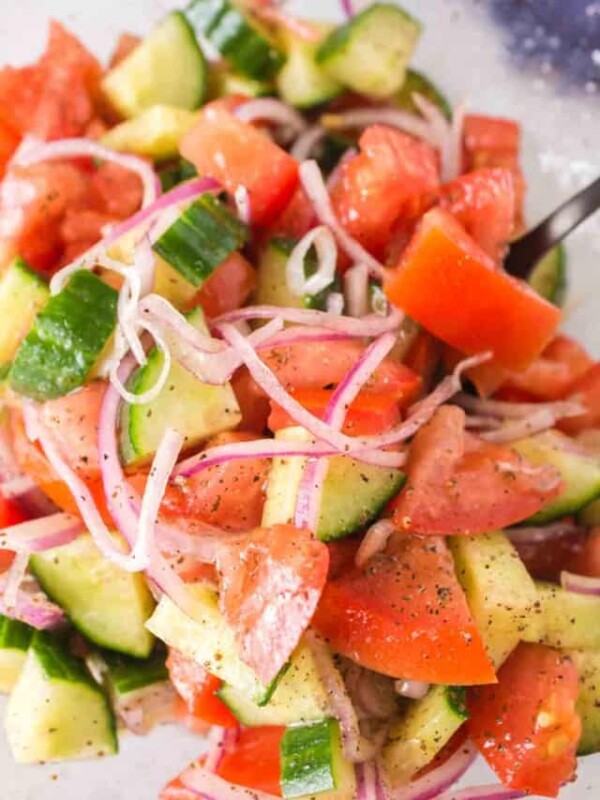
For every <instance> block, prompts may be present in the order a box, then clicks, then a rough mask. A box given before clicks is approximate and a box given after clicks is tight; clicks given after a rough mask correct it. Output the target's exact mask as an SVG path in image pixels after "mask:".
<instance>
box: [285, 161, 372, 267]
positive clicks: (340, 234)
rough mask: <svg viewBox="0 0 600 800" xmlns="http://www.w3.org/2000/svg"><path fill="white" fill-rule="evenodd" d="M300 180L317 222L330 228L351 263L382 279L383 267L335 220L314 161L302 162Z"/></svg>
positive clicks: (317, 166) (319, 172) (325, 189)
mask: <svg viewBox="0 0 600 800" xmlns="http://www.w3.org/2000/svg"><path fill="white" fill-rule="evenodd" d="M300 180H301V182H302V186H303V188H304V191H305V192H306V194H307V195H308V197H309V199H310V201H311V202H312V204H313V207H314V209H315V214H316V216H317V219H318V220H319V222H321V223H322V224H323V225H327V227H328V228H331V231H332V233H333V235H334V236H335V238H336V239H337V241H338V243H339V245H340V247H342V249H343V250H344V251H345V252H346V253H347V254H348V255H349V256H350V258H351V259H352V261H354V262H355V263H357V264H358V263H362V264H364V265H365V266H366V267H368V269H369V272H370V273H371V275H373V276H374V277H376V278H382V277H383V267H382V265H381V264H380V263H379V261H377V259H375V258H373V256H372V255H371V254H370V253H369V252H368V251H367V250H365V248H364V247H363V246H362V245H361V244H360V243H359V242H357V241H356V239H353V238H352V236H350V235H349V234H348V232H347V231H346V230H345V229H344V227H343V226H342V224H341V223H340V222H339V220H338V219H337V217H336V215H335V212H334V210H333V206H332V204H331V199H330V197H329V194H328V192H327V187H326V186H325V182H324V181H323V176H322V175H321V170H320V169H319V165H318V164H317V162H316V161H304V162H303V163H302V164H300Z"/></svg>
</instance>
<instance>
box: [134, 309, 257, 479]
mask: <svg viewBox="0 0 600 800" xmlns="http://www.w3.org/2000/svg"><path fill="white" fill-rule="evenodd" d="M188 320H189V322H190V323H191V324H192V325H194V327H196V328H197V329H198V330H199V331H201V332H203V333H208V329H207V328H206V324H205V322H204V316H203V314H202V310H201V309H200V308H199V307H198V308H197V309H195V310H194V311H193V312H192V313H191V314H190V316H189V317H188ZM162 365H163V355H162V353H161V352H160V351H158V350H154V351H153V352H152V353H150V355H149V356H148V360H147V362H146V364H145V365H144V366H143V367H140V369H139V370H138V371H137V372H136V373H135V374H134V375H133V377H132V381H131V384H130V387H129V388H130V390H131V391H132V392H133V393H134V394H135V393H142V392H144V391H146V390H147V389H150V388H151V387H152V386H153V385H154V383H155V381H156V380H157V378H158V376H159V375H160V372H161V370H162ZM240 420H241V414H240V409H239V406H238V403H237V400H236V397H235V394H234V392H233V389H232V388H231V386H230V384H228V383H227V384H224V385H223V386H211V385H209V384H206V383H202V382H201V381H199V380H198V379H197V378H196V377H194V376H193V375H192V374H191V373H190V372H188V371H187V370H186V369H185V368H184V367H182V366H181V365H180V364H178V363H177V362H175V361H174V362H173V363H172V365H171V370H170V372H169V375H168V378H167V381H166V383H165V385H164V387H163V389H162V391H161V392H160V393H159V395H158V397H157V398H156V399H155V400H152V401H151V402H150V403H142V404H138V405H130V404H128V403H124V404H123V407H122V412H121V425H120V444H121V454H122V456H123V460H124V461H125V463H126V464H127V465H128V466H129V465H132V464H136V465H138V464H140V463H144V462H147V461H149V460H150V459H151V458H152V456H153V455H154V453H155V452H156V449H157V447H158V445H159V444H160V441H161V439H162V437H163V435H164V432H165V430H166V429H167V428H168V427H175V428H177V430H179V431H181V433H182V434H183V435H184V436H185V442H186V446H187V447H189V446H193V445H196V444H198V443H199V442H201V441H202V440H203V439H208V438H210V437H211V436H215V435H216V434H217V433H222V432H223V431H226V430H231V429H232V428H235V427H236V426H237V425H238V424H239V422H240Z"/></svg>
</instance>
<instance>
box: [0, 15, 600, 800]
mask: <svg viewBox="0 0 600 800" xmlns="http://www.w3.org/2000/svg"><path fill="white" fill-rule="evenodd" d="M344 7H345V11H346V21H345V22H344V23H343V24H341V25H338V26H333V25H327V24H324V23H321V22H315V21H312V20H304V19H297V18H293V17H291V16H289V15H288V14H286V13H285V12H284V11H283V10H282V8H281V7H280V6H278V5H277V4H275V3H272V2H254V3H241V2H233V0H191V2H190V3H189V5H188V6H187V7H186V8H185V9H184V10H182V11H174V12H171V13H169V14H167V15H166V16H165V17H164V18H163V19H161V20H159V22H158V23H157V24H156V26H155V27H154V28H153V29H152V31H151V32H150V33H149V34H148V35H147V36H146V37H145V38H143V39H140V38H139V37H137V36H134V35H132V34H129V33H127V34H123V35H122V36H121V38H120V39H119V41H118V43H117V45H116V48H115V52H114V54H113V56H112V58H111V61H110V64H109V65H108V67H106V68H104V67H102V66H101V65H100V63H99V62H98V60H97V59H96V58H95V57H94V56H93V55H92V54H91V53H90V52H88V50H87V49H86V48H85V47H84V45H83V44H82V43H81V42H79V41H78V40H77V39H76V38H75V37H74V36H73V35H72V34H71V33H70V32H69V31H68V30H66V28H65V27H63V26H62V25H61V24H59V23H58V22H52V23H51V24H50V34H49V39H48V44H47V49H46V51H45V53H44V54H43V55H42V57H41V58H40V59H39V61H38V62H36V63H35V64H32V65H31V66H26V67H21V68H12V67H8V66H7V67H4V68H3V69H1V70H0V177H1V182H0V263H1V265H2V271H1V273H0V369H1V382H2V394H1V412H0V413H1V416H0V423H1V424H0V473H1V475H0V477H1V483H0V520H1V521H0V525H1V529H0V548H1V549H0V612H1V613H0V691H2V692H5V693H7V694H9V695H10V696H9V699H8V704H7V706H6V712H5V718H4V729H5V733H6V740H7V742H8V745H9V747H10V750H11V752H12V754H13V756H14V758H15V760H16V761H17V762H18V763H20V764H34V763H38V762H59V761H67V760H72V759H83V758H92V757H100V756H111V755H114V754H116V753H117V751H118V742H119V738H120V737H121V736H123V735H125V734H126V733H127V732H130V733H133V734H137V735H144V734H146V733H148V732H149V731H151V730H152V728H153V727H154V726H156V725H159V724H166V723H172V724H180V725H186V726H188V727H190V728H191V729H192V730H194V731H197V732H198V734H200V735H201V736H202V737H205V736H208V741H209V749H208V751H205V745H204V741H203V740H202V739H201V738H199V739H198V752H199V753H203V755H201V756H200V757H199V759H198V761H197V762H195V763H193V764H191V765H189V766H187V767H186V768H184V769H183V771H182V772H180V774H179V775H178V776H177V777H175V778H172V776H168V775H166V776H165V782H167V781H168V780H169V778H170V777H171V778H172V780H171V782H170V783H168V784H167V785H166V786H165V788H164V790H163V792H162V793H161V795H160V798H161V800H193V798H197V797H203V798H210V800H235V798H239V799H240V800H243V799H244V798H248V797H251V798H253V799H254V800H270V798H275V797H283V798H285V799H286V800H293V799H296V798H313V797H314V798H319V800H354V798H356V800H386V799H389V800H426V798H439V800H483V799H484V798H487V800H509V798H517V797H522V796H526V795H541V796H544V797H558V795H559V793H560V791H561V787H562V786H563V785H564V784H566V783H568V782H570V781H572V780H574V779H575V776H576V770H577V758H578V757H579V756H586V755H589V754H592V753H595V752H597V751H598V750H600V626H599V624H598V621H599V620H600V364H598V363H595V362H594V361H593V359H592V357H591V356H590V355H589V354H588V353H587V352H586V350H585V349H584V348H583V347H582V345H581V344H579V343H578V342H577V341H574V340H573V339H571V338H569V337H568V336H566V335H564V334H562V333H560V331H559V326H560V322H561V313H562V312H561V304H562V302H563V300H564V295H565V286H566V256H565V252H564V250H563V249H562V248H558V249H556V250H555V251H553V252H552V253H550V255H549V256H547V257H546V258H545V259H544V260H543V261H542V262H541V263H540V264H539V265H537V267H536V269H535V271H534V272H533V274H532V275H531V277H530V280H529V282H524V281H522V280H518V279H516V278H514V277H512V276H511V275H509V274H508V273H507V272H506V271H505V269H504V267H503V258H504V256H505V254H506V252H507V248H508V244H509V242H510V241H511V240H512V239H513V238H514V237H516V236H518V235H519V234H520V233H521V232H522V231H523V230H524V228H525V221H524V212H523V206H524V195H525V189H526V184H525V178H524V176H523V173H522V171H521V167H520V163H519V155H520V153H519V151H520V127H519V125H518V123H516V122H514V121H512V120H509V119H501V118H492V117H487V116H483V115H481V114H474V113H470V112H467V109H466V108H465V107H464V106H461V105H457V106H456V107H454V108H452V107H451V106H450V105H449V103H448V102H447V100H446V99H445V97H444V96H443V94H442V93H441V92H440V90H439V89H438V88H437V87H436V86H435V85H434V84H433V83H432V82H431V81H430V80H429V78H427V77H426V76H425V75H423V74H421V73H419V72H417V71H415V70H414V69H412V68H411V67H410V62H411V57H412V54H413V51H414V49H415V47H416V45H417V43H418V40H419V37H420V35H421V34H422V30H421V25H420V24H419V22H418V21H417V20H416V19H414V18H413V17H411V16H410V15H409V14H407V13H406V12H405V11H403V10H402V9H401V8H400V7H399V6H397V5H392V4H386V3H374V4H372V5H369V6H368V7H366V8H363V9H362V10H361V11H356V12H355V11H354V10H353V8H352V7H351V5H350V3H345V4H344ZM478 754H481V755H482V756H483V758H484V759H485V760H486V761H487V763H488V764H489V766H490V767H491V768H492V770H493V771H494V772H495V774H496V776H497V783H496V784H494V785H491V786H484V787H477V788H470V789H466V790H465V789H463V790H453V789H452V787H453V786H454V784H455V783H456V782H457V781H458V780H459V779H460V778H461V777H462V776H463V775H464V774H465V772H466V771H467V770H468V768H469V767H470V765H471V764H472V763H473V761H474V759H475V758H476V756H477V755H478ZM182 766H183V765H182V764H180V763H178V762H177V757H176V754H173V774H176V773H177V772H178V771H180V770H181V768H182Z"/></svg>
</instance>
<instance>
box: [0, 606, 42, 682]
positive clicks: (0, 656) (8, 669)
mask: <svg viewBox="0 0 600 800" xmlns="http://www.w3.org/2000/svg"><path fill="white" fill-rule="evenodd" d="M33 634H34V630H33V628H31V627H29V625H25V623H24V622H18V621H17V620H14V619H9V618H8V617H5V616H3V615H2V614H0V693H3V694H6V693H8V692H11V691H12V690H13V688H14V686H15V684H16V682H17V680H18V678H19V675H20V673H21V670H22V669H23V664H24V663H25V657H26V656H27V650H28V649H29V645H30V643H31V637H32V636H33Z"/></svg>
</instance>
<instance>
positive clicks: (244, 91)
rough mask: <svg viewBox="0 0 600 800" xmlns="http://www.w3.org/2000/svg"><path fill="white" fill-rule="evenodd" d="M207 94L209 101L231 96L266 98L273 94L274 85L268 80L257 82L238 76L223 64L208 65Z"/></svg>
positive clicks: (254, 79) (244, 76) (253, 79)
mask: <svg viewBox="0 0 600 800" xmlns="http://www.w3.org/2000/svg"><path fill="white" fill-rule="evenodd" d="M207 94H208V99H209V100H218V99H219V98H221V97H231V96H232V95H242V96H243V97H268V96H269V95H274V94H275V84H274V83H273V82H272V81H270V80H257V79H256V78H248V77H247V76H246V75H240V74H239V73H238V72H234V71H233V70H232V69H231V67H230V66H228V65H227V64H225V63H215V64H211V65H210V70H209V73H208V89H207Z"/></svg>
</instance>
